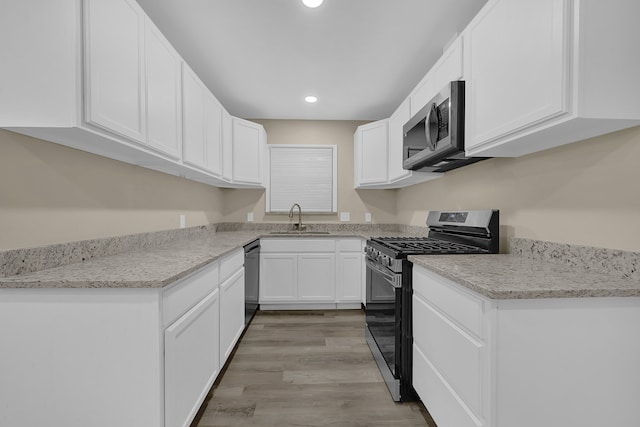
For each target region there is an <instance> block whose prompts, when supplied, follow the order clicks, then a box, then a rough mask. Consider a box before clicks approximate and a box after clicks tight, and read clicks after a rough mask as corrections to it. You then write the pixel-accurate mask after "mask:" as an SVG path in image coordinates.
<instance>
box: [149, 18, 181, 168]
mask: <svg viewBox="0 0 640 427" xmlns="http://www.w3.org/2000/svg"><path fill="white" fill-rule="evenodd" d="M145 58H146V62H145V69H146V76H147V91H146V92H147V104H146V105H147V142H148V144H149V146H151V147H153V148H155V149H157V150H159V151H161V152H163V153H165V154H168V155H169V156H171V157H173V158H176V159H179V158H180V156H181V148H182V128H181V125H182V99H181V86H182V85H181V60H180V56H179V55H178V54H177V52H176V51H175V50H174V49H173V46H171V44H169V42H168V41H167V39H165V38H164V36H163V35H162V33H160V31H159V30H158V29H157V28H156V26H155V25H154V24H153V23H152V22H151V21H150V20H149V19H146V21H145Z"/></svg>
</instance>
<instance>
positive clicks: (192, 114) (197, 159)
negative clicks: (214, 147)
mask: <svg viewBox="0 0 640 427" xmlns="http://www.w3.org/2000/svg"><path fill="white" fill-rule="evenodd" d="M182 114H183V119H182V123H183V139H182V160H183V161H184V162H185V163H187V164H189V165H192V166H197V167H200V168H205V167H206V157H205V135H204V88H203V86H202V84H201V83H200V79H198V76H196V75H195V74H194V72H193V71H191V69H190V68H189V67H188V66H187V65H186V64H184V63H183V67H182Z"/></svg>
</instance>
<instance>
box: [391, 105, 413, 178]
mask: <svg viewBox="0 0 640 427" xmlns="http://www.w3.org/2000/svg"><path fill="white" fill-rule="evenodd" d="M410 118H411V108H410V100H409V99H408V98H407V99H406V100H405V101H404V102H403V103H402V104H401V105H400V106H399V107H398V108H397V109H396V111H395V112H394V113H393V115H392V116H391V118H389V181H397V180H399V179H402V178H404V177H406V176H409V175H410V174H411V172H410V171H408V170H406V169H403V168H402V162H403V160H404V159H403V148H402V142H403V139H404V133H403V131H402V127H403V126H404V124H405V123H407V122H408V121H409V119H410Z"/></svg>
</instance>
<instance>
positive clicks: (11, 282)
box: [0, 231, 260, 288]
mask: <svg viewBox="0 0 640 427" xmlns="http://www.w3.org/2000/svg"><path fill="white" fill-rule="evenodd" d="M258 237H260V233H256V232H246V231H238V232H224V233H211V234H210V235H209V236H207V237H200V238H196V239H189V240H180V241H177V242H175V243H167V244H164V245H160V246H155V247H150V248H145V249H143V250H134V251H130V252H124V253H120V254H116V255H109V256H104V257H99V258H94V259H91V260H88V261H83V262H76V263H73V264H67V265H63V266H60V267H55V268H50V269H46V270H41V271H36V272H33V273H27V274H21V275H17V276H9V277H2V278H0V288H162V287H164V286H167V285H170V284H171V283H173V282H175V281H176V280H178V279H180V278H182V277H185V276H187V275H188V274H190V273H192V272H194V271H196V270H198V269H200V268H202V267H204V266H206V265H207V264H209V263H211V262H213V261H215V260H216V259H218V258H220V257H223V256H224V255H226V254H228V253H230V252H232V251H233V250H235V249H238V248H242V247H243V245H245V244H247V243H250V242H251V241H253V240H255V239H256V238H258Z"/></svg>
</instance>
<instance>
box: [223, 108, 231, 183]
mask: <svg viewBox="0 0 640 427" xmlns="http://www.w3.org/2000/svg"><path fill="white" fill-rule="evenodd" d="M222 178H224V179H225V180H227V181H231V180H232V179H233V119H232V118H231V114H229V113H228V112H227V110H225V109H224V108H222Z"/></svg>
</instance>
